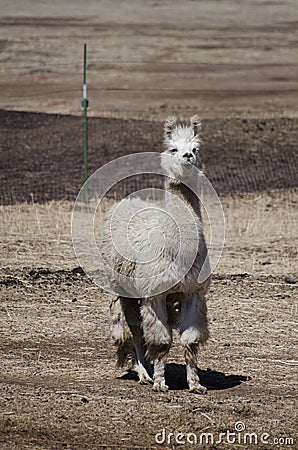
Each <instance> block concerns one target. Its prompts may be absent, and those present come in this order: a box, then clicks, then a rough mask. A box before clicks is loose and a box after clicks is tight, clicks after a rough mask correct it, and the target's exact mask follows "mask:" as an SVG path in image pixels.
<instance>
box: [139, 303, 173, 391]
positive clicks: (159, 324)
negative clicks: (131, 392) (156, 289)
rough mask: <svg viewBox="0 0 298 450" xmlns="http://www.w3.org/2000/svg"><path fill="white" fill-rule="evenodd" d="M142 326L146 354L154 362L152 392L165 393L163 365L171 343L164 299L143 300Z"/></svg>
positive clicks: (166, 387)
mask: <svg viewBox="0 0 298 450" xmlns="http://www.w3.org/2000/svg"><path fill="white" fill-rule="evenodd" d="M141 315H142V325H143V333H144V338H145V342H146V344H147V354H148V356H149V358H150V359H151V360H153V361H154V375H153V390H154V391H161V392H166V391H167V390H168V386H167V385H166V382H165V365H166V359H167V354H168V352H169V350H170V346H171V342H172V332H171V328H170V327H169V324H168V313H167V307H166V300H165V298H164V297H154V298H148V299H145V300H144V301H143V303H142V308H141Z"/></svg>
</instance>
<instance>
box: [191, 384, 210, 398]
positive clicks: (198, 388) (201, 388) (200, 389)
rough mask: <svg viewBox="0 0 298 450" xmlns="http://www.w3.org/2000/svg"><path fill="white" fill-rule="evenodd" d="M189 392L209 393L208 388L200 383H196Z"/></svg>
mask: <svg viewBox="0 0 298 450" xmlns="http://www.w3.org/2000/svg"><path fill="white" fill-rule="evenodd" d="M189 392H191V393H192V394H201V395H202V394H207V388H205V386H201V385H200V384H196V385H194V386H192V387H190V388H189Z"/></svg>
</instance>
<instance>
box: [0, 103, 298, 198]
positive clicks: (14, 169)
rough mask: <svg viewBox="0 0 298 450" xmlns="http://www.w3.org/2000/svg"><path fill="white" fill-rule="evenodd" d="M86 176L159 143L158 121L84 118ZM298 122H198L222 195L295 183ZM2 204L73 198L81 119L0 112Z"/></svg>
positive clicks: (130, 185)
mask: <svg viewBox="0 0 298 450" xmlns="http://www.w3.org/2000/svg"><path fill="white" fill-rule="evenodd" d="M88 128H89V132H88V138H89V139H88V141H89V149H88V174H89V175H91V174H92V173H93V172H94V171H95V170H96V169H98V168H99V167H101V166H103V165H104V164H106V163H108V162H109V161H112V160H113V159H115V158H118V157H120V156H124V155H127V154H131V153H137V152H147V151H157V152H160V151H161V150H162V148H163V143H162V140H163V136H162V123H161V122H157V121H155V122H154V121H144V120H122V119H99V118H89V121H88ZM296 137H297V120H295V119H290V118H282V119H267V120H260V119H251V120H250V119H238V120H236V119H213V120H205V121H204V123H203V127H202V141H203V144H202V148H201V157H202V160H203V162H204V164H205V167H206V169H205V172H206V175H207V177H208V178H209V180H210V181H211V183H212V184H213V186H214V188H215V189H216V191H217V192H218V194H219V195H226V194H239V193H245V192H256V191H257V192H261V191H268V190H272V189H286V188H295V187H297V185H298V180H297V162H298V158H297V147H296ZM0 149H1V162H0V163H1V173H0V180H1V184H0V202H1V204H14V203H16V202H32V201H33V202H46V201H51V200H75V198H76V196H77V194H78V192H79V190H80V188H81V187H82V184H83V180H84V154H83V119H82V118H81V117H72V116H61V115H54V114H53V115H49V114H37V113H22V112H12V111H10V112H9V111H0ZM162 185H163V180H162V178H161V177H159V176H153V175H151V174H146V167H144V174H142V175H141V176H140V175H138V176H134V177H129V178H127V179H125V180H122V181H121V182H120V183H117V185H115V186H114V188H113V189H112V190H111V191H110V192H109V193H108V196H109V197H123V196H125V195H128V194H129V193H131V192H135V191H137V190H139V189H144V188H152V187H155V188H161V187H162Z"/></svg>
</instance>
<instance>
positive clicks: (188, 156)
mask: <svg viewBox="0 0 298 450" xmlns="http://www.w3.org/2000/svg"><path fill="white" fill-rule="evenodd" d="M191 157H192V154H191V153H188V152H186V153H184V155H183V158H186V159H190V158H191Z"/></svg>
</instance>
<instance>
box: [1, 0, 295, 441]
mask: <svg viewBox="0 0 298 450" xmlns="http://www.w3.org/2000/svg"><path fill="white" fill-rule="evenodd" d="M297 11H298V7H297V3H296V2H295V1H294V0H293V1H290V0H288V1H275V0H270V1H269V0H268V1H267V0H264V1H257V0H255V1H252V2H237V1H236V0H230V1H228V0H223V1H190V0H187V1H185V2H179V1H178V0H177V1H176V0H173V1H167V0H166V1H162V2H161V1H149V2H145V1H135V2H134V1H132V0H129V1H126V2H121V1H120V0H119V1H118V0H115V1H113V2H110V1H95V0H94V1H92V0H89V1H85V2H81V1H79V0H77V1H71V2H67V1H61V0H60V1H56V0H52V1H51V2H38V3H37V2H34V1H33V0H25V1H21V0H14V1H6V0H3V1H2V3H1V10H0V30H1V31H0V62H1V66H0V73H1V79H0V86H1V96H0V108H1V111H0V148H1V158H0V166H1V174H0V176H1V186H0V201H1V205H0V212H1V233H0V236H1V252H0V321H1V335H0V339H1V341H0V353H1V356H0V361H1V367H0V380H1V384H0V448H1V450H2V449H3V450H27V449H30V450H33V449H34V450H37V449H59V450H60V449H63V448H68V449H89V448H90V449H91V448H105V449H115V448H116V449H121V448H139V449H140V448H154V447H155V448H164V449H178V448H185V449H193V448H196V449H197V448H206V449H207V448H210V449H216V450H217V449H245V450H246V449H248V448H257V449H263V450H265V449H266V450H268V448H278V449H283V448H297V439H298V436H297V420H296V419H297V413H296V407H295V405H296V402H297V337H296V334H297V333H296V328H297V303H296V298H297V263H298V260H297V259H298V258H297V246H298V242H297V190H296V188H297V175H296V174H297V151H296V146H297V73H298V71H297V41H298V38H297ZM84 42H87V44H88V87H89V89H88V92H89V99H90V108H89V116H94V117H92V118H90V120H89V170H90V173H91V172H92V171H93V170H95V169H96V168H98V167H99V166H101V165H102V164H104V163H105V162H107V161H110V160H112V159H113V158H115V157H117V156H121V155H123V154H129V153H132V152H137V151H148V150H150V151H152V150H154V151H155V150H160V144H161V139H162V133H161V120H163V119H164V118H165V117H166V115H167V114H168V113H169V112H173V111H175V112H177V114H178V115H179V116H181V117H188V116H189V115H191V114H193V113H194V112H199V113H200V115H201V117H202V119H204V125H203V129H202V137H203V145H202V158H203V160H204V162H205V164H206V171H207V175H208V177H209V178H210V180H211V181H212V183H213V185H214V186H215V187H216V189H217V191H218V193H219V194H220V198H221V201H222V205H223V209H224V213H225V218H226V242H225V248H224V252H223V255H222V258H221V261H220V264H219V266H218V267H217V269H216V272H215V274H214V278H213V283H212V287H211V291H210V295H209V301H208V303H209V317H210V330H211V338H210V341H209V343H208V345H207V346H206V347H205V348H204V349H202V351H201V354H200V356H199V366H200V373H201V378H202V382H203V383H204V384H205V385H206V386H207V387H208V388H209V392H208V394H207V396H193V395H190V394H188V391H187V389H186V385H185V369H184V365H183V358H182V352H181V348H180V347H179V344H178V340H177V339H175V345H174V347H173V349H172V351H171V354H170V358H169V364H168V368H167V379H168V383H169V385H170V391H169V392H168V393H166V394H156V393H153V392H152V390H151V388H150V387H144V386H140V385H138V383H137V382H136V381H135V380H134V379H133V378H132V377H131V376H130V374H127V373H126V372H125V371H123V372H121V371H117V370H116V369H115V364H114V349H113V348H112V346H111V343H110V340H109V318H108V308H107V305H108V299H107V297H106V294H104V293H103V292H102V291H101V290H100V289H99V288H98V287H97V286H96V285H94V284H93V283H92V282H91V281H90V280H89V279H88V278H87V277H86V276H85V275H84V274H83V273H82V271H81V270H80V269H79V268H78V263H77V260H76V258H75V255H74V252H73V248H72V243H71V230H70V222H71V212H72V208H73V200H74V198H75V195H76V193H77V191H78V189H79V188H80V186H81V183H82V173H83V158H82V119H81V118H80V117H77V116H78V115H80V113H81V106H80V102H81V82H82V75H81V66H82V51H83V43H84ZM8 110H9V111H8ZM45 113H53V114H50V115H49V114H45ZM58 113H59V114H58ZM61 113H63V115H61ZM98 116H99V117H98ZM138 183H139V181H138ZM136 186H139V185H138V184H136ZM238 422H242V423H243V424H244V426H245V431H246V432H247V433H256V435H257V438H258V445H249V444H246V443H245V442H244V441H243V439H244V433H245V431H243V432H242V433H241V434H240V437H239V436H237V439H238V438H239V440H238V441H237V442H235V443H228V442H227V440H226V439H225V440H224V442H223V443H216V442H214V443H213V444H210V443H209V444H204V445H199V444H198V445H191V444H185V445H178V444H175V440H174V437H172V438H171V437H170V438H169V439H170V440H169V442H165V443H164V444H163V445H157V444H156V443H155V435H156V433H158V432H160V431H161V430H162V429H165V430H166V434H167V437H168V436H169V433H174V434H175V433H176V435H177V433H179V432H180V433H184V434H185V435H186V434H187V433H195V434H196V435H197V437H198V439H199V436H200V435H201V433H204V432H208V433H212V434H213V436H214V441H216V440H217V439H218V436H219V434H220V433H221V432H227V431H228V430H229V431H230V432H231V433H232V432H234V431H235V424H236V423H238ZM262 433H268V435H270V437H269V438H268V441H269V442H270V443H269V444H264V443H262V442H260V440H261V435H262ZM274 439H276V441H275V440H274Z"/></svg>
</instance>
